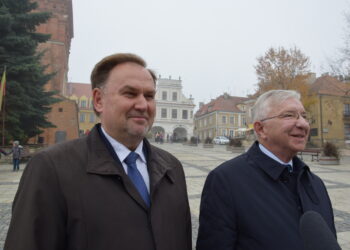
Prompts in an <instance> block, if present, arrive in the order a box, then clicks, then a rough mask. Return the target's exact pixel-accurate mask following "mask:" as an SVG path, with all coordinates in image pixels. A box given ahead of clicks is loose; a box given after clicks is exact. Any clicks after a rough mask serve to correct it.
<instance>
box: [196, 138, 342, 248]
mask: <svg viewBox="0 0 350 250" xmlns="http://www.w3.org/2000/svg"><path fill="white" fill-rule="evenodd" d="M293 167H295V168H298V169H299V172H298V174H296V178H295V181H296V183H295V191H294V192H292V191H291V190H290V189H289V187H290V186H289V184H291V183H290V182H292V181H293V174H289V173H288V171H287V169H286V167H285V166H282V165H281V164H279V163H278V162H277V161H275V160H273V159H271V158H270V157H268V156H267V155H265V154H264V153H262V152H261V150H260V149H259V146H258V144H257V143H255V144H254V145H253V146H252V147H251V148H250V149H249V151H248V152H247V153H245V154H243V155H241V156H239V157H237V158H234V159H232V160H229V161H227V162H225V163H223V164H222V165H221V166H219V167H218V168H216V169H215V170H213V171H212V172H211V173H210V174H209V176H208V178H207V180H206V183H205V185H204V188H203V193H202V200H201V207H200V219H199V221H200V224H199V234H198V240H197V250H233V249H237V250H260V249H261V250H263V249H264V250H282V249H283V250H302V249H304V248H303V243H302V240H301V235H300V234H299V219H300V217H301V215H302V214H303V213H304V212H306V211H309V210H313V211H316V212H318V213H320V214H321V216H322V217H323V219H324V220H325V221H326V223H327V224H328V226H329V228H330V229H331V231H332V232H333V233H334V234H336V232H335V227H334V218H333V210H332V205H331V202H330V199H329V196H328V193H327V190H326V188H325V185H324V184H323V182H322V180H321V179H320V178H319V177H318V176H316V175H315V174H313V173H312V172H311V171H310V169H309V167H308V166H306V165H305V163H303V162H302V161H301V160H300V159H299V158H297V157H294V158H293ZM285 172H287V174H288V175H287V176H286V175H284V173H285Z"/></svg>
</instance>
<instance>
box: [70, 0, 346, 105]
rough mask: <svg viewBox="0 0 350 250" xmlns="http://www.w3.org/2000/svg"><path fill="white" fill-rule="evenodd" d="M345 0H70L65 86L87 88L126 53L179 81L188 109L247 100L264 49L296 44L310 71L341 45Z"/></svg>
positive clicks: (320, 70)
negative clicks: (93, 75)
mask: <svg viewBox="0 0 350 250" xmlns="http://www.w3.org/2000/svg"><path fill="white" fill-rule="evenodd" d="M349 1H350V0H245V1H238V0H216V1H213V0H172V1H170V0H147V1H146V0H118V1H115V0H99V1H96V0H73V13H74V14H73V20H74V38H73V40H72V46H71V51H70V58H69V61H70V62H69V67H70V69H69V74H68V81H70V82H82V83H89V82H90V80H89V77H90V72H91V70H92V68H93V66H94V65H95V63H96V62H97V61H99V60H100V59H101V58H102V57H104V56H106V55H109V54H112V53H116V52H132V53H136V54H138V55H140V56H141V57H143V58H144V59H145V60H146V61H147V63H148V66H149V67H150V68H152V69H154V70H155V71H156V72H157V75H161V76H162V77H169V76H170V75H171V77H172V79H178V78H179V76H180V77H181V79H182V85H183V92H184V94H185V95H186V96H187V97H189V95H190V94H191V95H192V96H193V98H194V99H195V103H196V104H197V105H198V102H201V101H204V102H208V101H210V99H211V98H216V97H217V96H219V95H221V94H222V93H224V92H228V93H229V94H231V95H235V96H246V95H247V94H252V93H253V92H254V89H255V85H256V83H257V80H256V75H255V70H254V65H256V63H257V60H256V59H257V57H259V56H262V55H263V54H264V53H265V52H266V51H267V49H268V48H269V47H275V48H277V47H278V46H283V47H285V48H287V49H288V48H291V47H293V46H296V47H298V48H300V49H301V51H302V52H303V53H304V54H305V55H306V56H308V57H309V58H310V60H311V70H312V71H314V72H316V73H317V74H318V75H320V74H321V73H323V72H325V71H327V62H328V60H329V58H332V57H333V56H334V54H335V53H337V50H338V49H339V47H341V46H342V44H343V43H344V41H343V37H344V34H345V27H346V23H345V18H344V13H345V12H347V11H349V10H350V3H349Z"/></svg>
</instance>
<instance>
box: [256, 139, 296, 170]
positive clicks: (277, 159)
mask: <svg viewBox="0 0 350 250" xmlns="http://www.w3.org/2000/svg"><path fill="white" fill-rule="evenodd" d="M259 148H260V150H261V152H263V153H264V154H266V155H267V156H268V157H270V158H272V159H273V160H275V161H277V162H278V163H281V164H282V165H291V166H292V167H293V160H290V161H289V162H287V163H286V162H283V161H281V160H280V159H279V158H278V157H277V156H276V155H275V154H273V153H272V152H271V151H270V150H268V149H267V148H265V147H264V145H262V144H261V143H259Z"/></svg>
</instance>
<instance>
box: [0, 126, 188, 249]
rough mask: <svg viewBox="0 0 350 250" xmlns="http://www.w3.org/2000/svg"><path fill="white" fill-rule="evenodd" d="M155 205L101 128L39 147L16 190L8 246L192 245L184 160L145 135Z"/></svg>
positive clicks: (49, 247)
mask: <svg viewBox="0 0 350 250" xmlns="http://www.w3.org/2000/svg"><path fill="white" fill-rule="evenodd" d="M144 145H145V147H146V151H147V154H146V158H147V167H148V171H149V176H150V197H151V203H152V205H151V208H147V206H146V205H145V203H144V201H143V200H142V198H141V196H140V195H139V193H138V192H137V190H136V188H135V187H134V186H133V184H132V182H131V181H130V179H129V178H128V176H127V175H126V174H125V172H124V170H123V167H122V165H121V163H120V162H119V161H115V160H114V159H113V158H112V156H111V154H110V152H109V151H108V150H107V148H106V144H105V142H104V141H103V140H102V138H101V135H100V131H99V130H98V129H97V128H96V127H95V128H94V129H93V130H92V131H91V133H90V134H89V135H88V136H86V137H83V138H80V139H77V140H74V141H70V142H67V143H62V144H58V145H56V146H53V147H50V148H48V149H46V150H43V151H41V152H39V153H38V154H37V155H36V156H35V157H33V158H32V160H31V161H30V162H29V163H28V165H27V167H26V168H25V170H24V173H23V176H22V179H21V181H20V184H19V188H18V191H17V194H16V196H15V200H14V204H13V212H12V221H11V223H10V227H9V231H8V235H7V239H6V242H5V249H6V250H63V249H67V250H73V249H74V250H88V249H89V250H180V249H181V250H190V249H191V219H190V210H189V203H188V197H187V191H186V183H185V177H184V172H183V168H182V165H181V163H180V162H179V161H178V160H177V159H176V158H175V157H174V156H172V155H171V154H169V153H167V152H165V151H163V150H161V149H159V148H156V147H154V146H151V145H150V144H149V143H148V141H147V140H144Z"/></svg>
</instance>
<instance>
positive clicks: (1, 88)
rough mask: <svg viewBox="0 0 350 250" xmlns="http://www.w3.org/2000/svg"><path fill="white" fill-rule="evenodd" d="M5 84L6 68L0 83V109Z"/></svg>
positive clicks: (0, 107)
mask: <svg viewBox="0 0 350 250" xmlns="http://www.w3.org/2000/svg"><path fill="white" fill-rule="evenodd" d="M5 85H6V68H5V69H4V72H3V73H2V78H1V85H0V111H1V109H2V102H3V99H4V98H3V97H4V96H5V87H6V86H5Z"/></svg>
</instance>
